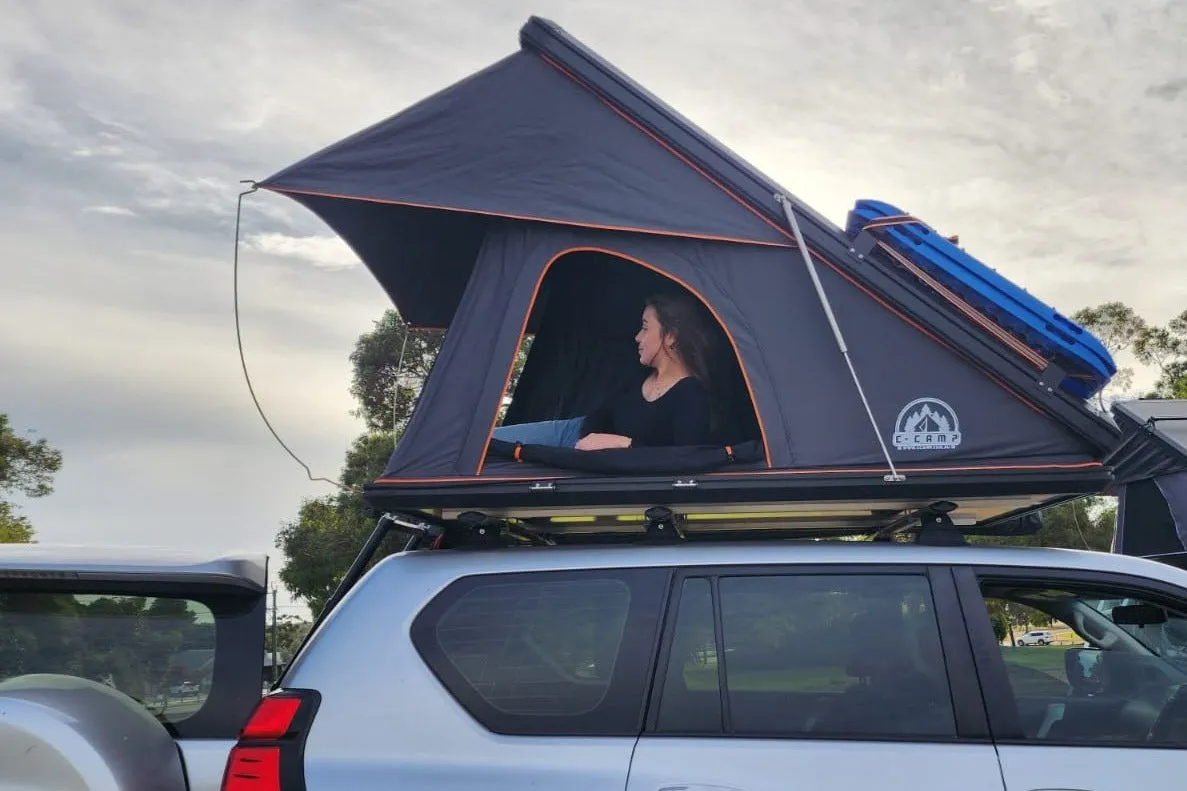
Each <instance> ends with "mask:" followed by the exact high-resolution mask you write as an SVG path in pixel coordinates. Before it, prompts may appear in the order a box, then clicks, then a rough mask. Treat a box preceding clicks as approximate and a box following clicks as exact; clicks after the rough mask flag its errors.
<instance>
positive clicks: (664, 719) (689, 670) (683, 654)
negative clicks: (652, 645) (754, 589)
mask: <svg viewBox="0 0 1187 791" xmlns="http://www.w3.org/2000/svg"><path fill="white" fill-rule="evenodd" d="M717 679H718V663H717V644H716V640H715V638H714V633H713V596H712V592H711V590H710V587H709V580H707V579H690V580H686V581H685V582H684V585H683V586H682V591H681V594H680V605H679V610H678V612H677V614H676V627H675V629H674V630H673V633H672V645H671V649H670V650H669V652H668V667H667V672H666V673H665V675H664V688H663V695H662V696H661V700H660V707H659V714H658V717H657V726H658V728H659V729H660V730H661V731H664V732H666V733H715V732H718V731H720V730H721V727H722V722H721V689H720V687H719V685H718V680H717Z"/></svg>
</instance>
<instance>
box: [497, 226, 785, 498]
mask: <svg viewBox="0 0 1187 791" xmlns="http://www.w3.org/2000/svg"><path fill="white" fill-rule="evenodd" d="M572 253H601V254H603V255H609V256H612V257H614V258H618V259H621V260H623V261H629V262H630V263H632V264H635V265H636V266H641V267H643V268H644V269H647V270H649V271H651V272H654V273H656V274H657V275H659V276H661V277H664V278H666V279H668V280H670V281H672V282H673V283H676V284H677V285H679V286H680V287H682V288H683V289H684V290H686V291H687V292H688V293H690V294H692V295H693V296H694V297H696V298H697V299H698V300H700V302H701V304H702V305H704V306H705V308H707V309H708V311H709V313H710V314H712V316H713V319H714V320H715V321H716V322H717V324H718V326H720V327H721V330H722V332H724V333H725V337H726V338H728V339H729V342H730V347H731V348H733V350H734V358H735V359H736V360H737V361H738V368H739V369H740V370H741V371H742V379H743V380H745V382H746V392H747V393H748V394H749V395H750V405H751V407H752V408H753V409H754V416H755V418H756V419H757V420H758V430H759V432H760V433H761V435H762V447H763V456H764V457H765V458H766V462H767V466H768V467H770V466H772V462H771V449H770V446H769V445H768V444H767V428H766V426H765V425H764V424H763V421H762V414H761V412H760V411H759V408H758V399H756V398H755V397H754V386H753V385H752V384H751V382H750V374H748V373H747V372H746V364H745V363H744V362H743V361H742V352H741V350H740V349H738V343H737V341H735V340H734V336H733V333H731V332H730V331H729V327H727V326H726V324H725V322H724V321H722V319H721V315H720V314H719V313H718V312H717V309H716V308H714V307H713V306H712V305H711V304H709V300H707V299H705V298H704V297H703V296H701V294H700V292H698V291H697V290H696V289H695V288H693V287H692V286H690V285H689V284H688V283H686V282H685V281H683V280H681V279H680V278H678V277H676V276H675V275H673V274H670V273H668V272H665V271H663V270H662V269H660V268H659V267H657V266H653V265H652V264H649V263H647V262H646V261H644V260H643V259H641V258H635V257H634V256H630V255H626V254H624V253H620V252H617V251H615V250H610V249H608V248H605V247H594V246H581V247H570V248H567V249H565V250H562V251H560V252H559V253H557V254H556V255H554V256H553V257H552V258H550V259H548V263H546V264H545V265H544V268H543V269H542V270H541V271H540V274H539V276H538V277H537V278H536V285H535V287H534V288H533V289H532V298H531V300H529V302H528V309H527V311H525V313H524V316H523V322H522V324H521V325H520V329H519V342H520V343H522V342H523V337H524V334H525V333H526V332H527V328H528V321H529V319H531V316H532V310H533V309H534V308H535V306H536V299H537V298H538V297H539V296H540V288H541V287H542V286H543V285H544V278H545V277H547V276H548V273H549V271H550V270H551V269H552V265H553V264H555V263H556V262H557V261H559V260H560V259H561V258H564V257H565V256H566V255H570V254H572ZM517 348H518V347H517ZM514 373H515V360H514V358H513V359H512V361H511V365H509V366H508V368H507V378H506V379H505V380H504V382H503V390H502V394H504V395H505V394H506V393H507V388H508V387H510V386H511V377H512V375H514ZM498 420H499V410H498V409H497V408H496V409H495V413H494V415H493V416H492V417H491V423H490V430H488V431H487V432H486V445H485V446H484V447H483V449H482V457H481V458H480V459H479V461H478V472H477V474H478V475H481V474H482V470H483V467H485V466H486V456H487V451H488V450H489V449H490V440H491V437H492V436H493V435H494V432H495V423H497V422H498Z"/></svg>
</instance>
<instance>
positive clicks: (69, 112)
mask: <svg viewBox="0 0 1187 791" xmlns="http://www.w3.org/2000/svg"><path fill="white" fill-rule="evenodd" d="M533 13H535V14H540V15H543V16H546V17H549V18H551V19H553V20H554V21H556V22H558V23H560V24H561V25H563V26H564V27H566V28H567V29H568V30H570V32H572V33H574V34H575V35H577V36H578V37H579V38H581V39H583V40H584V41H585V42H586V43H588V44H589V45H591V46H592V47H593V48H594V49H596V50H598V51H599V52H600V53H601V54H603V55H604V56H605V57H607V58H609V59H610V60H611V61H612V62H614V63H616V64H617V65H618V66H620V67H621V68H623V69H624V70H625V71H627V72H628V73H630V74H631V75H632V76H634V77H635V78H636V79H638V80H640V81H641V82H642V83H644V84H645V85H647V86H648V87H649V88H650V89H651V90H653V91H654V92H655V93H657V94H659V95H660V96H662V97H664V98H665V99H666V100H668V101H669V102H670V103H672V104H674V105H675V106H676V107H677V108H678V109H680V110H681V111H682V112H684V113H685V114H686V115H688V116H690V117H691V118H692V119H693V120H694V121H696V122H697V123H698V124H700V125H701V126H703V127H705V128H707V129H708V130H709V131H710V132H712V133H713V134H714V135H715V136H717V137H718V138H719V139H722V140H723V141H724V142H726V143H727V144H729V145H730V146H732V147H733V148H735V149H736V150H737V151H738V152H739V153H741V154H742V155H743V156H744V157H746V158H748V159H749V160H750V161H751V162H753V163H754V164H755V165H757V166H758V167H759V168H761V169H763V170H765V171H767V172H769V173H770V174H771V175H772V176H774V177H775V178H776V179H777V180H779V181H781V182H782V183H783V184H784V185H785V186H786V187H788V188H789V189H790V190H792V191H793V192H794V193H796V194H797V195H798V196H799V197H801V198H803V199H805V200H807V201H808V202H809V203H811V204H812V205H813V206H815V207H816V208H817V209H818V210H820V211H822V212H823V213H824V214H826V215H827V216H828V217H830V218H831V219H833V220H835V221H837V222H843V220H844V216H845V212H846V211H847V209H848V208H849V207H850V206H851V205H852V202H853V201H854V199H856V198H860V197H877V198H881V199H884V200H889V201H891V202H893V203H896V204H898V205H900V206H903V207H905V208H907V209H908V210H910V211H912V212H914V213H916V214H918V215H921V216H922V217H924V218H925V219H927V220H928V221H930V222H931V223H932V224H933V225H934V226H936V227H937V228H938V229H939V230H941V231H943V232H945V233H959V234H960V236H961V241H962V244H964V245H965V246H966V248H967V249H969V250H970V252H972V253H973V254H975V255H978V256H979V257H981V258H982V259H984V260H986V261H988V262H989V263H991V264H992V265H993V266H995V267H997V268H998V269H999V270H1000V271H1002V272H1004V273H1005V274H1007V275H1008V276H1009V277H1011V278H1013V279H1014V280H1016V281H1017V282H1019V283H1020V284H1022V285H1023V286H1025V287H1026V288H1028V289H1029V290H1031V291H1032V292H1034V293H1036V294H1038V295H1039V296H1040V297H1042V298H1044V299H1046V300H1047V301H1049V302H1051V303H1054V304H1055V305H1056V306H1057V307H1059V308H1061V309H1063V310H1065V311H1069V312H1070V311H1074V310H1076V309H1077V308H1079V307H1081V306H1084V305H1088V304H1095V303H1099V302H1101V301H1105V300H1111V299H1122V300H1125V301H1126V302H1128V303H1130V304H1131V305H1133V306H1134V307H1135V308H1137V309H1138V310H1139V312H1141V313H1142V314H1143V315H1145V316H1146V317H1147V318H1149V319H1150V320H1152V321H1164V320H1166V319H1167V318H1169V317H1171V316H1172V315H1174V314H1176V313H1178V312H1180V311H1181V310H1183V309H1185V308H1187V277H1184V276H1183V272H1182V266H1183V253H1182V242H1181V238H1180V237H1181V236H1182V231H1183V230H1184V219H1183V218H1184V217H1187V178H1184V175H1185V174H1187V135H1185V132H1184V130H1185V129H1187V50H1185V49H1184V47H1183V44H1182V42H1183V41H1184V40H1185V39H1187V4H1185V3H1183V2H1181V0H1126V1H1125V2H1117V1H1116V0H926V2H925V1H924V0H920V1H919V2H914V3H910V4H905V3H885V2H881V0H831V1H830V2H827V3H821V2H813V1H812V0H732V1H731V2H725V1H724V0H723V1H722V2H719V3H710V2H705V0H698V1H697V2H695V3H691V4H690V3H688V2H674V1H669V0H649V2H648V3H640V2H638V0H585V1H583V2H576V1H575V0H574V1H566V0H537V1H536V2H534V3H526V2H520V1H519V0H499V2H489V1H488V0H455V2H452V3H444V2H429V1H428V0H401V2H380V1H379V0H341V1H340V2H336V3H326V2H314V0H206V1H205V2H202V3H197V4H183V3H145V2H143V1H142V0H138V1H137V2H123V1H122V0H106V1H105V2H102V3H73V4H70V6H69V9H68V10H67V9H66V6H65V5H64V4H63V3H60V2H48V0H46V1H45V2H36V1H35V0H0V20H3V22H2V23H0V253H2V257H0V262H2V263H0V411H6V412H8V413H9V415H10V417H11V419H12V420H13V422H14V423H15V425H16V426H17V427H18V428H34V429H37V430H38V432H39V433H40V434H41V435H42V436H45V437H47V438H49V439H50V440H51V441H52V443H53V444H55V445H56V446H57V447H59V448H61V450H62V451H63V453H64V454H65V466H64V468H63V470H62V472H61V474H60V476H59V478H58V485H57V492H56V493H55V494H54V495H53V496H52V497H50V498H47V499H45V500H43V501H37V502H31V503H25V504H24V505H25V508H26V512H27V513H28V514H29V515H30V516H31V517H32V518H33V519H34V520H35V522H36V525H37V528H38V531H39V534H40V537H41V539H42V540H43V541H98V542H104V543H121V544H122V543H136V544H145V543H149V544H164V545H171V546H179V547H199V548H225V549H233V548H246V549H253V550H264V551H270V550H271V549H272V541H273V536H274V534H275V531H276V529H277V527H278V526H279V524H280V522H281V521H282V520H284V519H286V518H289V517H290V516H292V515H293V514H294V513H295V511H296V509H297V507H298V505H299V503H300V501H301V498H302V497H306V496H316V495H319V494H323V493H326V492H327V491H328V489H327V487H326V486H325V485H324V484H317V483H311V482H309V481H308V480H307V479H306V477H305V473H304V471H303V470H302V469H301V468H300V467H298V466H296V465H295V464H294V463H293V462H292V461H291V460H290V459H289V458H288V457H287V456H286V455H285V454H284V452H283V451H282V450H281V449H280V448H279V447H278V446H277V445H276V444H275V442H274V441H273V440H272V438H271V437H270V435H269V434H268V433H267V431H266V429H265V428H264V426H263V425H262V424H261V422H260V421H259V419H258V417H257V416H256V414H255V412H254V408H253V407H252V404H251V401H250V399H249V396H248V392H247V390H246V388H245V386H244V383H243V379H242V374H241V372H240V369H239V361H238V357H237V354H236V347H235V336H234V324H233V315H232V302H231V253H232V233H233V223H234V209H235V196H236V194H237V191H238V189H239V184H238V181H239V180H240V179H249V178H257V179H259V178H264V177H265V176H268V175H270V174H272V173H273V172H275V171H277V170H279V169H281V168H282V167H284V166H286V165H288V164H290V163H291V162H293V161H295V160H296V159H298V158H300V157H302V156H304V155H305V154H307V153H310V152H312V151H313V150H316V149H318V148H320V147H321V146H323V145H325V144H327V143H330V142H333V141H335V140H337V139H339V138H341V137H343V136H345V135H347V134H350V133H352V132H354V131H356V130H357V129H359V128H361V127H363V126H365V125H368V124H370V123H372V122H374V121H376V120H378V119H380V118H382V117H385V116H387V115H389V114H391V113H393V112H396V111H398V110H399V109H400V108H402V107H404V106H406V105H407V104H409V103H411V102H413V101H416V100H417V99H419V98H421V97H423V96H425V95H427V94H429V93H431V92H434V91H436V90H438V89H440V88H442V87H445V86H446V85H448V84H450V83H451V82H453V81H455V80H457V79H460V78H462V77H464V76H466V75H467V74H469V73H470V72H472V71H474V70H476V69H479V68H482V67H483V66H486V65H487V64H489V63H491V62H492V61H494V60H496V59H498V58H500V57H502V56H504V55H505V54H508V53H509V52H511V51H513V50H514V49H515V48H516V47H517V38H516V37H517V32H518V29H519V27H520V25H521V24H522V23H523V22H524V21H525V20H526V19H527V17H528V16H529V15H530V14H533ZM245 226H246V228H247V238H246V240H245V242H244V246H243V248H242V250H243V258H242V264H243V278H242V309H243V321H244V333H245V334H244V340H245V343H246V348H247V354H248V361H249V365H250V367H251V371H252V375H253V379H254V381H255V383H256V386H257V392H258V393H259V395H260V397H261V399H262V401H263V403H264V405H265V407H266V409H267V410H268V414H269V416H270V418H271V419H272V421H273V424H274V425H275V426H277V428H278V429H279V430H280V431H281V433H282V435H283V436H284V438H285V440H286V442H287V443H288V444H289V445H290V446H291V447H293V448H294V449H295V450H296V451H297V452H298V453H299V454H300V455H301V456H302V457H303V458H304V459H305V460H306V461H307V462H308V463H309V464H310V466H311V467H312V468H313V470H314V472H315V474H317V475H330V476H333V475H336V474H337V472H338V470H339V467H340V463H341V459H342V454H343V451H344V449H345V447H346V445H347V443H348V442H349V441H350V439H351V438H352V437H353V436H354V435H355V434H356V433H357V432H358V431H359V429H360V426H359V424H358V423H357V422H356V421H355V420H354V419H353V418H352V417H351V416H350V415H349V411H350V409H351V408H352V402H351V399H350V397H349V395H348V393H347V386H348V377H349V367H348V364H347V360H346V357H347V354H348V353H349V351H350V348H351V346H352V344H353V342H354V340H355V338H356V337H357V336H358V335H359V333H361V332H364V331H366V330H367V329H368V328H369V326H370V323H371V321H372V320H374V319H375V318H377V317H378V316H379V315H380V314H381V313H382V311H383V310H384V309H385V307H387V301H386V298H385V297H384V295H383V294H382V293H381V291H380V290H379V288H378V287H377V285H376V284H375V283H374V281H373V280H372V279H371V277H370V275H369V274H368V273H367V272H366V270H365V269H364V268H362V267H361V266H359V265H357V262H356V260H355V259H354V258H353V257H352V255H351V254H350V252H349V251H348V250H347V249H346V248H345V247H344V246H343V245H342V244H341V243H340V242H338V240H337V239H335V238H333V237H332V236H331V235H330V234H329V233H328V231H327V230H326V229H325V227H324V226H321V225H320V224H319V223H318V222H317V221H316V220H315V219H313V218H312V217H311V216H310V215H308V214H307V213H306V212H304V211H303V210H302V209H300V208H299V207H298V206H296V205H295V204H293V203H291V202H289V201H287V200H286V199H284V198H281V197H279V196H275V195H266V194H259V195H255V196H252V197H251V198H250V199H249V202H248V207H247V212H246V214H245ZM1176 264H1177V266H1176Z"/></svg>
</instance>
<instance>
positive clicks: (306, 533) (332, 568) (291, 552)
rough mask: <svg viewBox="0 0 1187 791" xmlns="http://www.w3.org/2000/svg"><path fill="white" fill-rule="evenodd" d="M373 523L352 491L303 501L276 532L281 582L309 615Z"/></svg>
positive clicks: (323, 601)
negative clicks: (281, 556)
mask: <svg viewBox="0 0 1187 791" xmlns="http://www.w3.org/2000/svg"><path fill="white" fill-rule="evenodd" d="M373 527H374V521H373V520H372V519H370V518H368V517H367V516H366V513H365V511H364V507H363V503H362V500H361V498H360V496H359V495H357V494H339V495H330V496H327V497H319V498H316V499H309V500H306V501H305V502H303V503H302V504H301V510H300V511H299V512H298V513H297V518H296V519H294V520H293V521H291V522H288V523H286V524H285V525H284V526H283V527H282V528H281V529H280V533H279V534H278V535H277V537H276V546H277V547H278V548H279V549H280V550H281V552H282V553H284V557H285V560H286V563H285V565H284V568H283V569H281V571H280V580H281V582H283V583H284V585H285V587H286V588H288V589H289V590H290V591H292V593H293V595H294V596H296V597H297V598H299V599H301V600H302V601H304V602H305V603H306V604H307V605H309V608H310V609H311V610H312V611H313V612H314V613H315V614H316V613H319V612H321V611H322V609H324V608H325V605H326V601H327V600H329V598H330V596H331V595H332V594H333V592H334V588H335V587H336V586H337V585H338V582H339V580H341V579H342V575H343V574H344V573H346V570H347V569H348V568H349V567H350V564H351V562H352V561H353V560H354V558H355V555H357V554H358V552H359V549H361V548H362V546H363V542H365V541H366V540H367V535H368V534H369V533H370V532H371V530H372V528H373Z"/></svg>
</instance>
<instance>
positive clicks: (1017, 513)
mask: <svg viewBox="0 0 1187 791" xmlns="http://www.w3.org/2000/svg"><path fill="white" fill-rule="evenodd" d="M1083 496H1084V495H1082V494H1070V495H1062V496H1053V497H1051V498H1049V499H1047V500H1045V501H1043V502H1041V503H1037V504H1026V505H1022V506H1020V507H1019V508H1017V509H1016V510H1014V511H1010V512H1006V513H997V514H995V515H993V516H991V517H990V518H988V519H985V520H983V521H978V522H975V523H972V524H967V523H966V524H958V523H957V521H956V520H954V519H953V517H952V514H953V513H954V512H955V511H956V510H957V503H955V502H952V501H949V500H938V501H936V502H933V503H930V504H928V505H926V506H923V507H920V508H915V509H911V510H908V511H900V510H895V509H892V508H886V509H882V510H879V509H877V508H875V509H871V510H869V511H868V513H867V516H866V517H865V518H860V519H852V518H848V517H846V516H845V515H844V514H843V513H842V514H841V516H838V515H837V513H831V514H825V515H823V516H822V515H821V514H819V513H817V514H815V517H816V523H815V524H813V523H812V520H811V519H807V518H805V514H804V512H798V513H796V512H793V513H791V514H788V513H784V512H779V511H763V510H756V511H752V510H749V507H748V506H745V505H742V504H739V507H742V508H747V510H745V511H734V512H731V513H727V514H724V515H723V514H721V513H709V514H691V515H690V514H686V513H682V512H678V511H676V510H674V509H673V508H672V507H670V506H667V505H653V506H650V507H648V508H646V509H644V510H643V511H642V512H640V513H637V514H636V515H635V517H634V518H625V517H624V515H623V514H621V513H616V514H611V515H609V516H606V515H601V516H599V515H596V514H595V515H587V516H584V517H582V516H576V515H572V514H562V515H560V516H552V517H522V518H521V517H510V516H504V515H492V514H488V513H484V512H482V511H477V510H469V511H461V512H458V513H455V514H451V515H450V516H448V517H446V516H443V515H442V514H441V513H440V512H438V513H429V512H425V511H388V512H385V513H384V514H382V515H381V516H380V517H379V519H378V521H377V522H376V524H375V528H374V529H373V530H372V531H371V534H370V535H369V536H368V537H367V540H366V542H365V543H364V544H363V546H362V548H361V549H360V551H359V553H358V555H357V556H356V557H355V559H354V562H353V563H351V566H350V568H349V569H347V571H346V573H345V574H344V575H343V576H342V579H341V580H340V581H339V582H338V586H337V587H336V588H335V589H334V592H333V594H331V596H330V598H329V599H328V600H327V602H326V606H325V607H324V608H323V609H322V611H321V612H320V613H317V614H316V615H315V617H314V620H313V625H312V628H310V629H309V631H308V632H307V634H306V636H305V638H304V640H302V642H301V645H299V646H298V647H297V652H300V650H301V648H303V646H304V643H305V642H306V641H307V640H309V639H310V638H311V637H312V635H313V634H314V633H315V632H316V631H317V629H318V627H319V626H320V625H321V623H322V622H323V621H324V620H325V619H326V617H327V616H328V615H329V613H331V612H332V611H333V610H334V608H335V607H336V606H337V605H338V603H339V602H340V601H342V599H343V598H344V597H345V596H346V594H347V593H348V592H349V591H350V589H351V588H353V587H354V585H355V583H357V582H358V581H359V580H360V579H361V578H362V576H363V575H364V574H365V573H366V572H367V570H368V569H370V568H371V567H372V566H373V565H374V564H375V563H376V562H378V561H379V560H380V559H381V558H382V557H384V556H386V555H387V554H392V553H383V554H380V550H381V549H383V547H384V545H385V543H387V542H388V540H389V539H391V538H392V537H393V536H394V537H395V538H396V542H395V543H396V546H395V548H394V553H403V552H412V551H417V550H446V549H454V548H468V549H492V550H496V549H503V548H508V547H517V546H557V545H573V544H585V545H598V544H623V543H626V544H644V545H647V544H656V543H673V544H676V543H701V542H706V541H730V542H739V541H752V540H754V541H772V540H796V539H798V540H823V539H836V538H852V537H864V538H867V539H868V540H871V541H878V542H907V541H910V542H912V543H915V544H918V545H923V546H960V545H964V544H966V543H967V542H966V540H965V537H966V536H970V535H994V536H1023V535H1032V534H1034V533H1035V532H1037V531H1038V530H1039V529H1040V528H1041V527H1042V511H1044V510H1046V509H1047V508H1050V507H1052V506H1054V505H1058V504H1060V503H1064V502H1068V501H1071V500H1075V499H1078V498H1080V497H1083ZM697 517H703V519H699V520H698V518H697Z"/></svg>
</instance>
